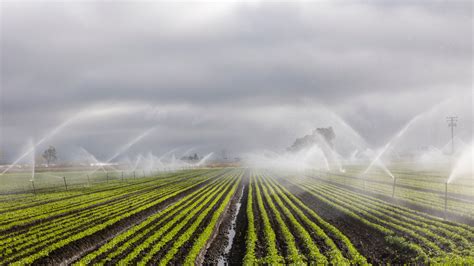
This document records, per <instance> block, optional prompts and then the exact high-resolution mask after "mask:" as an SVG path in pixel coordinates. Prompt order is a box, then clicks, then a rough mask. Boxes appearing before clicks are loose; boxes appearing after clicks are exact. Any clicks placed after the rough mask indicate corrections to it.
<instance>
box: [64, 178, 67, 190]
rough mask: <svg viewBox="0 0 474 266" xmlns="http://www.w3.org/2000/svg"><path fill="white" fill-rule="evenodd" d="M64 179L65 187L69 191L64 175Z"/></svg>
mask: <svg viewBox="0 0 474 266" xmlns="http://www.w3.org/2000/svg"><path fill="white" fill-rule="evenodd" d="M63 180H64V187H65V188H66V191H67V183H66V177H65V176H63Z"/></svg>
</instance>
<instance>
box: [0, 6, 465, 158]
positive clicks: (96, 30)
mask: <svg viewBox="0 0 474 266" xmlns="http://www.w3.org/2000/svg"><path fill="white" fill-rule="evenodd" d="M1 5H2V21H1V22H2V25H1V37H2V38H1V53H2V59H1V64H2V69H1V74H2V83H1V88H2V92H1V93H2V94H1V97H2V99H1V100H2V102H1V103H2V106H1V112H2V135H1V137H2V141H1V142H2V147H3V150H5V156H4V157H5V159H7V160H9V159H11V158H12V157H13V156H14V155H15V154H16V153H17V152H18V150H19V147H20V146H21V145H23V144H24V143H26V139H27V138H29V137H34V138H35V139H38V138H40V137H41V136H43V135H45V134H46V133H47V132H48V130H50V129H51V128H54V126H55V125H56V124H59V123H61V121H63V120H64V119H66V118H67V117H68V116H70V115H73V114H74V113H77V112H79V111H80V110H84V109H89V108H98V109H102V108H104V107H108V106H111V105H112V106H113V105H117V106H123V107H124V108H128V107H131V108H132V109H133V111H131V112H130V113H129V114H128V115H124V114H117V115H112V116H105V117H103V118H100V119H99V118H98V119H92V120H91V121H80V122H78V123H77V124H75V125H73V126H71V127H70V128H68V129H67V130H65V132H64V133H62V134H60V135H58V136H56V137H55V138H52V139H51V141H50V142H51V143H59V144H60V145H63V146H64V147H65V146H66V145H70V146H73V145H81V146H87V148H88V150H91V151H92V152H93V153H96V154H102V155H103V156H106V155H107V154H112V153H113V151H114V149H116V147H117V145H119V144H120V143H123V142H126V141H127V139H129V138H132V137H133V135H134V134H138V133H139V132H141V131H143V130H146V129H148V128H150V127H151V126H154V125H156V124H158V125H159V126H158V129H157V133H156V135H154V136H153V137H151V138H150V139H148V140H144V141H143V143H142V144H139V145H137V146H136V147H135V151H137V152H138V151H140V150H144V149H151V148H150V147H153V148H152V150H154V151H156V152H162V151H165V150H167V149H171V148H172V147H175V146H195V145H204V146H207V147H208V148H207V149H220V148H221V147H227V148H229V149H231V150H235V151H236V152H240V151H245V150H248V149H252V148H261V147H271V148H278V147H280V148H281V147H284V145H287V143H290V142H291V141H292V139H291V138H293V137H295V136H298V135H299V134H306V133H308V132H307V130H310V128H311V126H310V125H311V124H312V126H313V127H314V126H317V123H322V124H324V125H331V124H332V123H331V122H330V121H329V122H327V121H324V119H323V118H321V117H319V116H320V115H321V114H318V112H317V110H320V106H324V107H325V108H326V109H329V110H332V111H333V112H334V113H336V114H338V115H339V116H341V117H343V118H344V119H346V120H347V122H348V123H349V124H351V125H352V126H353V127H354V128H356V129H357V130H358V131H360V132H361V134H362V135H363V136H364V137H365V138H366V139H367V140H368V141H369V143H370V144H372V145H381V144H383V142H384V141H386V140H387V139H388V138H389V137H390V136H391V135H393V134H395V132H396V131H397V130H398V129H399V128H400V127H402V126H403V124H404V123H406V122H407V121H408V120H409V119H410V118H411V117H412V116H414V115H416V114H417V113H419V112H422V111H423V110H426V109H428V108H429V107H431V106H433V105H435V104H436V103H438V102H440V101H442V100H443V99H445V98H447V97H452V96H456V97H465V95H468V96H469V97H470V95H472V3H471V2H470V1H465V2H463V1H456V2H445V1H433V2H426V1H420V2H415V1H409V3H408V1H407V2H402V3H397V4H393V3H392V1H386V2H384V1H364V2H356V1H354V2H347V1H343V2H336V3H323V2H316V3H313V2H298V3H265V2H259V3H246V4H245V3H243V4H232V3H222V4H217V3H207V4H204V3H196V4H190V3H188V4H184V3H170V2H169V3H154V4H152V3H145V2H139V3H124V2H121V3H111V2H101V3H92V2H85V3H61V2H44V3H27V2H25V3H15V2H2V4H1ZM471 99H472V98H471ZM463 104H464V106H466V105H467V106H468V108H460V109H459V110H460V111H459V112H461V113H460V114H458V115H459V116H464V117H466V118H470V119H466V120H465V121H472V112H471V113H469V107H471V109H470V110H471V111H472V100H471V101H470V102H463ZM454 105H456V104H454ZM91 106H93V107H91ZM140 106H142V107H143V109H140ZM278 106H284V107H285V108H283V110H279V112H278V113H277V114H275V113H274V112H276V111H275V110H278V108H277V107H278ZM301 106H304V108H301ZM134 108H135V109H134ZM137 108H138V109H140V110H137ZM119 109H120V108H119ZM308 109H310V110H311V112H310V113H311V116H310V115H307V113H308ZM466 110H468V111H467V113H466ZM272 112H273V113H272ZM254 114H264V115H255V117H257V118H258V119H253V118H254ZM443 115H444V113H443ZM298 120H300V122H299V124H301V125H302V124H304V126H301V125H300V126H297V125H298V122H297V121H298ZM440 120H441V121H443V122H444V119H443V117H441V118H440ZM467 124H468V123H467ZM469 125H470V127H467V128H466V130H467V131H469V132H472V123H470V124H469ZM437 128H440V127H437ZM469 128H470V129H469ZM439 130H441V129H439ZM440 134H441V133H440ZM443 134H444V133H443ZM467 135H469V134H467ZM269 136H271V137H269ZM443 136H444V135H443ZM440 139H441V138H440ZM437 141H440V140H437ZM64 149H66V148H64Z"/></svg>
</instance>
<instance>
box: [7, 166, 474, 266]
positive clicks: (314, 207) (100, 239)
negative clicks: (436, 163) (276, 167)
mask: <svg viewBox="0 0 474 266" xmlns="http://www.w3.org/2000/svg"><path fill="white" fill-rule="evenodd" d="M128 176H130V175H128ZM375 176H376V175H375ZM410 178H411V177H410V176H409V175H407V176H405V177H404V179H402V182H403V183H401V184H400V187H396V189H398V190H397V191H395V195H394V197H393V198H392V197H389V196H384V194H385V192H386V190H389V188H391V186H388V185H387V186H388V187H385V185H386V184H383V183H381V182H377V179H376V177H373V178H372V179H370V180H369V179H368V180H359V179H354V178H353V177H351V174H350V171H349V172H348V173H345V174H344V175H342V174H337V175H336V174H335V173H320V172H317V171H306V172H304V173H302V172H299V173H290V172H288V173H286V172H274V171H270V170H265V169H249V168H214V169H210V168H209V169H192V170H182V171H178V172H174V173H154V174H152V175H149V176H148V177H140V178H125V179H123V178H115V179H111V180H109V179H107V180H102V181H101V182H98V181H97V180H96V181H97V182H88V183H87V184H83V185H79V184H78V185H76V186H71V187H69V188H68V189H67V190H66V188H65V187H61V186H54V187H51V188H49V189H44V190H42V191H36V193H32V191H31V190H30V191H19V192H18V191H17V192H15V193H14V194H3V195H1V196H0V251H1V256H0V263H1V264H37V265H38V264H68V265H87V264H97V265H112V264H114V265H115V264H121V265H126V264H132V265H136V264H138V265H169V264H188V265H189V264H202V263H205V264H208V263H213V264H217V263H226V262H227V263H231V264H246V265H251V264H288V263H296V264H307V263H312V264H314V263H317V264H330V265H350V264H352V265H354V264H358V265H366V264H380V263H434V262H439V263H458V264H472V263H474V244H473V243H474V227H473V223H472V219H471V218H472V214H473V212H472V209H469V208H467V209H466V208H464V209H463V206H464V207H469V206H471V207H472V205H469V203H468V202H467V201H465V200H464V201H456V199H455V198H452V199H450V202H449V204H450V207H449V212H450V213H451V214H452V217H448V218H449V219H445V218H444V217H443V215H441V214H440V215H436V214H439V213H442V212H441V211H440V209H441V208H440V207H437V206H438V205H439V204H441V203H437V201H436V200H433V206H432V205H430V204H428V203H427V202H429V200H430V198H429V197H431V198H432V199H436V198H437V197H438V194H439V193H436V189H437V188H436V185H434V187H431V188H429V189H431V190H433V191H431V190H428V189H425V190H424V191H418V190H416V189H415V190H414V191H411V190H413V189H412V188H413V187H415V188H416V187H417V186H422V181H423V177H421V178H420V176H416V178H412V179H410ZM424 178H426V177H424ZM420 180H421V181H420ZM88 181H89V180H88ZM362 181H364V182H366V184H363V183H362ZM364 187H365V189H367V188H368V187H371V189H370V192H369V191H368V190H364ZM430 191H431V192H430ZM456 192H457V193H458V194H460V195H464V198H466V199H467V198H469V197H470V195H469V193H468V192H469V191H468V190H464V191H463V190H462V189H460V190H457V191H456ZM418 193H421V194H418ZM463 193H464V194H463ZM425 194H426V195H425ZM424 196H426V197H428V198H426V199H425V198H423V197H424ZM432 210H438V213H437V212H434V213H433V212H431V211H432ZM458 210H459V211H458Z"/></svg>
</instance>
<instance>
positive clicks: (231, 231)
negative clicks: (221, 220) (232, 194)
mask: <svg viewBox="0 0 474 266" xmlns="http://www.w3.org/2000/svg"><path fill="white" fill-rule="evenodd" d="M243 194H244V187H242V191H241V192H240V196H239V202H237V204H236V210H235V214H234V217H232V223H231V226H230V228H229V231H228V232H227V236H228V238H229V242H228V243H227V246H226V247H225V249H224V255H222V256H220V257H219V259H218V261H217V265H218V266H225V265H228V264H229V263H228V262H227V258H228V256H229V252H230V249H231V248H232V243H233V242H234V237H235V229H236V227H237V224H236V221H237V216H238V215H239V211H240V207H241V206H242V203H240V202H241V200H242V196H243Z"/></svg>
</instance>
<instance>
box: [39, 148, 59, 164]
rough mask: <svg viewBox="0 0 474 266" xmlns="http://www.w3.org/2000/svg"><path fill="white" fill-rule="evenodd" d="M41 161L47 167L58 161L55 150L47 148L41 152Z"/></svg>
mask: <svg viewBox="0 0 474 266" xmlns="http://www.w3.org/2000/svg"><path fill="white" fill-rule="evenodd" d="M43 159H45V160H46V164H47V165H48V166H49V164H50V163H52V162H55V161H56V160H57V159H58V158H57V157H56V148H54V147H53V146H49V148H48V149H47V150H45V151H44V152H43Z"/></svg>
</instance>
